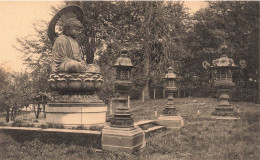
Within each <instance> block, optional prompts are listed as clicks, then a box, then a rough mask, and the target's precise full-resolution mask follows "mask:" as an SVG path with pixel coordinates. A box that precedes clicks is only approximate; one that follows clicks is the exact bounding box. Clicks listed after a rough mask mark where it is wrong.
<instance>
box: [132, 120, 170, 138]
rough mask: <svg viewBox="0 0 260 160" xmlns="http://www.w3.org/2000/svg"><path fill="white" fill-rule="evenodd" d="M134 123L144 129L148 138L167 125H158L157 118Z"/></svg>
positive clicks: (163, 129) (164, 128)
mask: <svg viewBox="0 0 260 160" xmlns="http://www.w3.org/2000/svg"><path fill="white" fill-rule="evenodd" d="M134 125H135V126H139V127H140V128H141V129H142V130H143V131H144V133H145V138H147V139H149V138H150V137H153V136H154V135H156V134H157V133H161V132H162V131H165V130H166V127H165V126H159V125H157V124H156V121H155V120H142V121H139V122H136V123H134Z"/></svg>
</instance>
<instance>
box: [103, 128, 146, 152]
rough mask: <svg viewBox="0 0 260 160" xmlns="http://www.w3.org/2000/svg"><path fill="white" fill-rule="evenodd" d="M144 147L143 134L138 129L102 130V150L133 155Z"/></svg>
mask: <svg viewBox="0 0 260 160" xmlns="http://www.w3.org/2000/svg"><path fill="white" fill-rule="evenodd" d="M144 146H145V133H144V131H143V130H142V129H141V128H140V127H138V126H135V127H131V128H116V127H110V126H106V127H104V128H103V129H102V149H104V150H110V151H121V152H128V153H133V152H136V151H139V150H140V149H142V148H143V147H144Z"/></svg>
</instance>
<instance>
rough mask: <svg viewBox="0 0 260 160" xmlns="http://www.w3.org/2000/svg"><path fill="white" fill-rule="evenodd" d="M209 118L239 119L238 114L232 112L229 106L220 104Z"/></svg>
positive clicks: (232, 109)
mask: <svg viewBox="0 0 260 160" xmlns="http://www.w3.org/2000/svg"><path fill="white" fill-rule="evenodd" d="M211 118H214V119H240V118H239V114H238V113H237V112H235V111H234V108H233V107H231V105H230V104H226V105H223V104H220V105H218V106H217V107H216V108H215V111H214V112H212V114H211Z"/></svg>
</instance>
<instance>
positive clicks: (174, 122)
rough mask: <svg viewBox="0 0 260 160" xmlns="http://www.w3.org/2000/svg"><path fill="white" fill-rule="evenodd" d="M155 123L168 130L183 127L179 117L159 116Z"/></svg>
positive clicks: (181, 119)
mask: <svg viewBox="0 0 260 160" xmlns="http://www.w3.org/2000/svg"><path fill="white" fill-rule="evenodd" d="M156 123H157V124H159V125H161V126H165V127H166V128H168V129H174V128H180V127H182V126H183V125H184V121H183V118H182V117H181V116H165V115H161V116H160V117H158V119H157V120H156Z"/></svg>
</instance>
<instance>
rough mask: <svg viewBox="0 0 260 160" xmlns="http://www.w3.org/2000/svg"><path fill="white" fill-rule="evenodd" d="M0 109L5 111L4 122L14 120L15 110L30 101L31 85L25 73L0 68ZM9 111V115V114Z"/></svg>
mask: <svg viewBox="0 0 260 160" xmlns="http://www.w3.org/2000/svg"><path fill="white" fill-rule="evenodd" d="M0 73H1V82H0V86H1V89H0V102H1V110H2V111H5V112H6V122H9V118H10V117H11V120H15V116H16V112H17V111H19V110H20V109H21V108H23V107H24V106H28V105H29V103H30V99H31V98H30V95H31V87H30V82H29V77H28V74H27V73H15V74H10V73H8V72H6V71H4V70H3V69H2V68H1V69H0ZM10 113H11V115H10Z"/></svg>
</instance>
